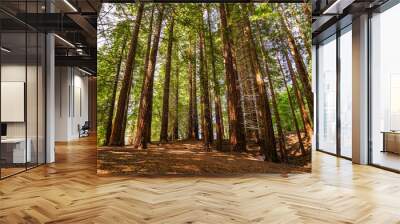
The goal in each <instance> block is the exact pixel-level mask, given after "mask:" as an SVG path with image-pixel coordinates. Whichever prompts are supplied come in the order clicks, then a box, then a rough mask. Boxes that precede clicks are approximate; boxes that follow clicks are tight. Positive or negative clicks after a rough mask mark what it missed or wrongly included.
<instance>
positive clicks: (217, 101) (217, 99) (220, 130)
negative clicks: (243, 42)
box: [207, 5, 224, 150]
mask: <svg viewBox="0 0 400 224" xmlns="http://www.w3.org/2000/svg"><path fill="white" fill-rule="evenodd" d="M210 13H211V12H210V6H209V5H207V23H208V33H209V36H210V37H209V42H210V52H211V69H212V75H213V83H214V105H215V125H216V128H215V129H216V132H217V142H216V149H217V150H221V149H222V140H223V138H224V121H223V118H222V107H221V96H220V91H219V88H220V87H219V82H218V79H217V74H216V70H215V55H214V41H213V36H212V32H211V17H210Z"/></svg>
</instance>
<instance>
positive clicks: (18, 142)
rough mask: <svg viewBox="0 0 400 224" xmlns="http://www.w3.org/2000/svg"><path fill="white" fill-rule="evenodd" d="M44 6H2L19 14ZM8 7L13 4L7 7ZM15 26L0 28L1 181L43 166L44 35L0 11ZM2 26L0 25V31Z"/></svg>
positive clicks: (22, 3) (23, 3)
mask: <svg viewBox="0 0 400 224" xmlns="http://www.w3.org/2000/svg"><path fill="white" fill-rule="evenodd" d="M44 3H45V1H29V2H28V1H19V2H15V1H14V2H1V3H0V7H2V6H8V7H9V6H12V7H13V8H14V9H16V10H17V11H18V12H19V13H22V14H21V15H24V14H23V13H25V12H27V13H37V12H40V11H43V10H45V8H43V6H44V5H45V4H44ZM10 4H11V5H10ZM0 16H1V17H2V18H7V19H8V21H13V22H15V26H7V27H4V26H3V27H0V47H1V56H0V71H1V73H0V82H1V85H0V90H1V91H0V92H1V97H0V98H1V100H0V101H1V104H0V111H1V115H0V121H1V127H2V128H1V129H2V139H1V144H0V178H1V179H3V178H5V177H8V176H11V175H14V174H16V173H19V172H22V171H25V170H27V169H29V168H33V167H36V166H38V165H39V164H43V163H45V116H46V115H45V92H46V90H45V89H46V85H45V80H46V79H45V72H46V71H45V60H46V52H45V44H46V39H45V34H44V33H42V32H40V31H39V30H36V29H35V28H33V27H31V26H29V25H27V24H25V23H24V22H22V21H18V20H16V19H15V18H13V17H12V15H10V14H7V13H4V11H2V12H0ZM2 25H4V24H3V23H0V26H2Z"/></svg>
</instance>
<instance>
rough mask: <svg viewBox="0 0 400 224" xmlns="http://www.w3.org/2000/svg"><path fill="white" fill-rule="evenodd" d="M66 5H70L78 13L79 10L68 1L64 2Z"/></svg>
mask: <svg viewBox="0 0 400 224" xmlns="http://www.w3.org/2000/svg"><path fill="white" fill-rule="evenodd" d="M64 2H65V4H67V5H68V7H70V8H71V9H72V10H73V11H74V12H78V10H77V9H76V8H75V6H73V5H72V4H71V3H70V2H69V1H68V0H64Z"/></svg>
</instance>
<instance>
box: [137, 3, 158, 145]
mask: <svg viewBox="0 0 400 224" xmlns="http://www.w3.org/2000/svg"><path fill="white" fill-rule="evenodd" d="M154 10H155V5H153V6H152V8H151V18H150V25H149V34H148V36H147V43H146V45H147V49H146V56H145V65H144V78H143V84H142V92H141V96H140V100H142V98H143V89H144V80H145V77H146V71H147V69H148V67H149V58H150V51H151V39H152V36H153V20H154ZM150 88H151V89H153V82H152V83H150ZM150 99H153V97H150ZM152 110H153V100H151V102H150V109H149V113H148V115H147V116H148V118H146V120H148V121H149V122H148V123H147V124H146V127H145V141H146V142H147V143H150V142H151V118H152V116H151V114H152Z"/></svg>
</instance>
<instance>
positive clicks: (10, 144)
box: [1, 138, 32, 163]
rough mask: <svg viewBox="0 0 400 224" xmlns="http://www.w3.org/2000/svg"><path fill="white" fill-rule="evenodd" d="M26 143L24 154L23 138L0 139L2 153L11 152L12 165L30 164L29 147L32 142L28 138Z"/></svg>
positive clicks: (30, 154) (30, 153)
mask: <svg viewBox="0 0 400 224" xmlns="http://www.w3.org/2000/svg"><path fill="white" fill-rule="evenodd" d="M26 142H27V143H28V144H27V146H28V147H26V152H25V138H5V139H1V147H2V149H1V150H2V151H8V150H10V151H12V163H25V162H31V160H32V152H31V145H32V141H31V139H30V138H28V139H27V140H26Z"/></svg>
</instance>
